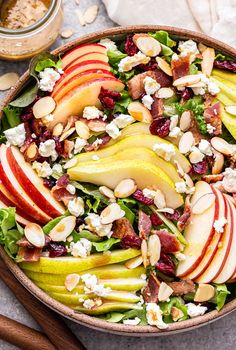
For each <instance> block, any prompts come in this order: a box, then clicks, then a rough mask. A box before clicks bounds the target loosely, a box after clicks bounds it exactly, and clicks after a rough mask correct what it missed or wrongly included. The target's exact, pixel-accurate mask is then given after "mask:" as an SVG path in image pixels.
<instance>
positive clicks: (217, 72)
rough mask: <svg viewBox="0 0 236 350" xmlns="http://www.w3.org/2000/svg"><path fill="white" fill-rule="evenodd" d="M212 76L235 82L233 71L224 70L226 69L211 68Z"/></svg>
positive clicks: (235, 76) (235, 77)
mask: <svg viewBox="0 0 236 350" xmlns="http://www.w3.org/2000/svg"><path fill="white" fill-rule="evenodd" d="M212 76H213V77H219V78H221V79H224V80H227V81H229V82H231V83H233V84H236V75H235V74H234V73H230V72H226V71H224V70H221V69H213V71H212Z"/></svg>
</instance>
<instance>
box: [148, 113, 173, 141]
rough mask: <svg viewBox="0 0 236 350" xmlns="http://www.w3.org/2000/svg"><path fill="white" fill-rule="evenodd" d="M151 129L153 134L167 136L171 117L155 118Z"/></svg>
mask: <svg viewBox="0 0 236 350" xmlns="http://www.w3.org/2000/svg"><path fill="white" fill-rule="evenodd" d="M149 129H150V132H151V134H152V135H157V136H159V137H166V136H168V135H169V132H170V119H169V118H164V117H161V118H157V119H155V120H153V122H152V124H151V125H150V128H149Z"/></svg>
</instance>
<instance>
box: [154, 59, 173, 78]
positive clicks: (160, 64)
mask: <svg viewBox="0 0 236 350" xmlns="http://www.w3.org/2000/svg"><path fill="white" fill-rule="evenodd" d="M156 61H157V64H158V67H159V68H160V69H161V70H162V71H163V72H164V73H166V74H167V75H169V76H170V77H171V76H172V70H171V66H170V65H169V63H167V62H166V61H165V60H164V59H163V58H161V57H156Z"/></svg>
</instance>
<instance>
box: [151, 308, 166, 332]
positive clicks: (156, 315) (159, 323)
mask: <svg viewBox="0 0 236 350" xmlns="http://www.w3.org/2000/svg"><path fill="white" fill-rule="evenodd" d="M146 316H147V322H148V324H150V325H151V326H156V327H157V328H159V329H166V328H168V325H167V324H166V323H164V322H163V320H162V311H161V309H160V306H159V305H157V304H155V303H147V306H146Z"/></svg>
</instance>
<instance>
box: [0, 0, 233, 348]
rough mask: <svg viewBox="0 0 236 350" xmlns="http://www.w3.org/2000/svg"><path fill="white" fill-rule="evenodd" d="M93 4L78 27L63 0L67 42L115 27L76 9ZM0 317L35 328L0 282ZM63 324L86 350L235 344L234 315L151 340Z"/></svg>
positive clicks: (4, 66)
mask: <svg viewBox="0 0 236 350" xmlns="http://www.w3.org/2000/svg"><path fill="white" fill-rule="evenodd" d="M96 3H97V4H98V5H99V14H98V17H97V19H96V21H95V22H94V23H92V24H90V25H88V26H85V27H81V26H80V24H79V21H78V18H77V17H76V15H75V12H74V10H75V7H76V4H75V0H65V5H64V11H65V23H64V28H70V29H73V31H74V34H73V36H72V37H71V38H70V39H67V40H72V39H75V38H76V37H78V36H81V35H83V34H87V33H90V32H93V31H97V30H100V29H104V28H109V27H113V26H115V23H113V22H112V21H111V20H109V18H108V16H107V14H106V11H105V8H104V6H103V4H102V3H101V1H100V0H80V8H81V9H82V10H83V9H84V10H85V9H86V8H87V7H88V6H89V5H93V4H96ZM64 42H66V40H63V39H61V38H59V39H58V40H57V42H56V43H55V44H54V45H53V47H57V46H59V45H61V44H62V43H64ZM27 64H28V62H27V61H24V62H16V63H13V62H3V61H0V75H2V74H3V73H6V72H12V71H15V72H18V73H19V74H21V73H23V72H24V71H25V69H26V67H27ZM3 96H4V94H3V93H1V94H0V98H2V97H3ZM0 314H3V315H6V316H8V317H10V318H12V319H15V320H17V321H19V322H21V323H24V324H26V325H27V326H30V327H33V328H35V329H38V325H37V324H36V323H35V322H34V320H33V319H32V318H31V317H30V316H29V314H28V313H27V312H26V311H25V309H24V308H23V306H21V305H20V304H19V302H18V301H17V300H16V298H15V297H14V295H12V293H11V292H10V291H9V290H8V288H7V287H6V286H5V285H4V284H3V283H2V282H1V281H0ZM66 322H67V323H68V325H69V327H70V328H71V329H72V330H73V331H74V333H75V334H76V335H77V336H78V337H79V338H80V339H81V340H82V342H83V343H84V345H85V346H86V347H87V349H88V350H94V349H96V350H110V349H112V350H113V349H114V350H116V349H123V350H136V349H138V350H149V349H157V347H158V349H159V350H166V349H171V350H175V349H176V350H177V349H178V350H185V349H186V348H188V347H191V349H192V350H203V349H204V350H208V349H209V350H210V349H212V348H213V347H214V349H215V350H218V349H219V350H220V349H222V348H224V350H231V349H234V348H235V344H236V332H235V329H236V313H235V312H234V313H231V314H230V315H228V316H226V317H224V318H222V319H220V320H218V321H216V322H214V323H211V324H209V325H207V326H205V327H202V328H199V329H196V330H193V331H190V332H186V333H182V334H175V335H170V336H167V337H152V338H145V337H125V336H123V337H122V336H118V335H111V334H106V333H103V332H99V331H94V330H90V329H88V328H86V327H83V326H80V325H78V324H76V323H73V322H70V321H66ZM95 342H96V345H95ZM0 349H1V350H14V349H17V348H16V347H14V346H12V345H10V344H7V343H5V342H3V341H1V340H0ZM32 350H34V349H32ZM68 350H69V349H68Z"/></svg>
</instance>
